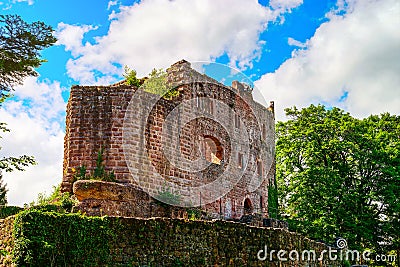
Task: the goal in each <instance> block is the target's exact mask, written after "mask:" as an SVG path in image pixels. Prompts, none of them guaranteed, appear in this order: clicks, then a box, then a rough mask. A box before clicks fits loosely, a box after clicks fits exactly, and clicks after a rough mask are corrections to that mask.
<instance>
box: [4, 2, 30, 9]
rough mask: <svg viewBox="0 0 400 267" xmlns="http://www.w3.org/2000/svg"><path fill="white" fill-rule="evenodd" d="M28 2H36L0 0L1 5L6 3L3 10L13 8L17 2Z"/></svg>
mask: <svg viewBox="0 0 400 267" xmlns="http://www.w3.org/2000/svg"><path fill="white" fill-rule="evenodd" d="M23 2H26V3H27V4H28V5H30V6H31V5H33V4H34V3H35V1H34V0H8V1H6V2H3V1H1V2H0V6H2V5H5V7H3V8H2V9H3V10H9V9H11V8H12V6H13V5H14V4H16V3H23Z"/></svg>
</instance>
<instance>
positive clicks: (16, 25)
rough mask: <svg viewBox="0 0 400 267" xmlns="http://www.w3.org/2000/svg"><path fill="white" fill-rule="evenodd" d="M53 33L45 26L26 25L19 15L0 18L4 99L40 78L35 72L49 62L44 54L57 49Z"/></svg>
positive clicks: (0, 82) (0, 81) (0, 89)
mask: <svg viewBox="0 0 400 267" xmlns="http://www.w3.org/2000/svg"><path fill="white" fill-rule="evenodd" d="M55 42H56V38H55V37H54V36H53V29H52V28H51V27H50V26H48V25H46V24H44V23H43V22H40V21H38V22H33V23H26V22H25V21H23V20H22V19H21V17H20V16H18V15H0V97H1V96H3V95H4V94H5V92H8V91H10V90H12V88H13V87H14V86H15V85H18V84H22V82H23V79H24V78H26V77H28V76H37V75H38V74H37V72H36V71H35V70H34V68H37V67H39V66H40V65H41V64H42V63H43V62H45V60H43V59H41V58H40V51H41V50H43V49H45V48H47V47H49V46H51V45H53V44H54V43H55Z"/></svg>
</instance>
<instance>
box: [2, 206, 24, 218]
mask: <svg viewBox="0 0 400 267" xmlns="http://www.w3.org/2000/svg"><path fill="white" fill-rule="evenodd" d="M22 210H23V208H21V207H17V206H0V219H4V218H7V217H9V216H12V215H15V214H17V213H19V212H20V211H22Z"/></svg>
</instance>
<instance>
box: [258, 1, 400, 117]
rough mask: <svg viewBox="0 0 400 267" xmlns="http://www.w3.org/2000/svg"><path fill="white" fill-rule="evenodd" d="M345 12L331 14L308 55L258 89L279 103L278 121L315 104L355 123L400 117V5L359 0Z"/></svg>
mask: <svg viewBox="0 0 400 267" xmlns="http://www.w3.org/2000/svg"><path fill="white" fill-rule="evenodd" d="M344 6H345V7H347V10H348V11H347V14H345V15H342V16H340V15H335V14H334V13H333V12H330V13H329V14H328V17H329V19H330V20H329V21H328V22H326V23H324V24H322V25H321V26H320V27H319V28H318V29H317V31H316V33H315V35H314V36H313V37H312V38H311V39H310V40H308V42H307V43H306V47H305V49H299V50H296V51H295V52H294V53H293V54H292V58H290V59H288V60H287V61H286V62H284V63H283V64H282V65H281V66H280V67H279V69H277V70H276V71H275V72H274V73H269V74H266V75H264V76H262V77H261V79H260V80H259V81H257V82H256V83H255V84H256V86H258V88H261V90H263V93H264V94H265V96H266V97H267V98H268V99H274V100H275V101H276V105H275V107H276V111H277V118H278V119H283V118H284V112H283V109H284V108H285V107H291V106H294V105H296V106H297V107H305V106H308V105H309V104H311V103H315V104H316V103H324V104H325V105H332V106H339V107H341V108H344V109H346V110H347V111H349V112H350V113H351V114H352V115H354V116H357V117H365V116H368V115H370V114H379V113H381V112H385V111H388V112H391V113H394V114H399V113H400V105H399V103H400V92H399V88H400V75H399V73H400V52H399V47H400V31H399V30H398V25H399V22H400V3H399V2H398V1H397V0H369V1H361V0H360V1H351V3H347V5H344V4H343V3H342V4H341V6H340V7H339V8H344ZM345 92H347V97H345V98H344V99H342V100H341V98H342V97H343V96H344V95H345Z"/></svg>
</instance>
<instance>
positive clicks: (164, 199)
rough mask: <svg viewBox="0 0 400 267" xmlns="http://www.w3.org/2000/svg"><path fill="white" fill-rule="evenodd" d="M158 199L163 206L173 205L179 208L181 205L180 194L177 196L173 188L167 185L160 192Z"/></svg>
mask: <svg viewBox="0 0 400 267" xmlns="http://www.w3.org/2000/svg"><path fill="white" fill-rule="evenodd" d="M156 199H157V200H158V201H159V202H160V204H161V205H164V206H165V205H166V206H169V205H172V206H177V205H179V204H180V203H181V196H180V195H179V194H175V193H174V192H173V191H172V190H171V188H169V187H168V188H167V187H166V186H165V185H164V186H163V188H162V189H161V191H159V192H158V194H157V196H156Z"/></svg>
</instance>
